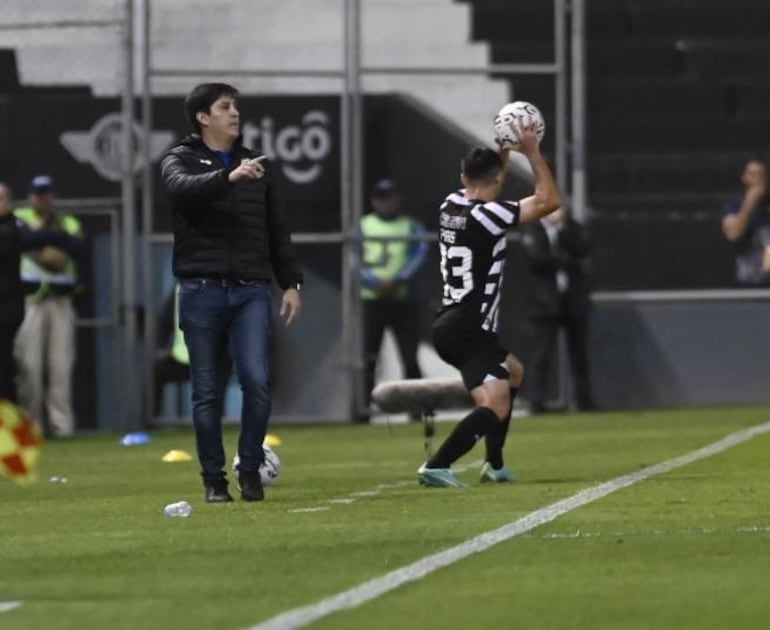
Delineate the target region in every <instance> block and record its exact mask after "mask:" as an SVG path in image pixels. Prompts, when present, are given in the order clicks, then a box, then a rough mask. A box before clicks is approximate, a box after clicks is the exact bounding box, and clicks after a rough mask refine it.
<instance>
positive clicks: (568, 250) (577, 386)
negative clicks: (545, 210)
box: [523, 208, 594, 413]
mask: <svg viewBox="0 0 770 630" xmlns="http://www.w3.org/2000/svg"><path fill="white" fill-rule="evenodd" d="M523 242H524V249H525V251H526V253H527V257H528V259H529V270H530V278H531V280H530V288H529V294H528V297H529V309H530V311H529V316H530V320H531V321H532V325H533V328H534V339H533V350H532V359H531V369H530V370H529V374H530V378H531V379H532V394H531V397H530V402H531V411H532V412H533V413H542V412H543V411H544V410H545V399H546V395H547V390H548V375H549V374H550V366H551V358H552V356H553V352H554V348H555V345H556V339H557V336H558V332H559V328H560V327H563V328H564V330H565V332H566V335H567V351H568V353H569V361H570V368H571V372H572V381H573V385H574V394H575V403H576V405H577V408H578V409H579V410H580V411H589V410H591V409H593V408H594V401H593V396H592V394H591V384H590V379H589V373H588V350H587V346H588V330H589V316H590V311H591V299H590V291H589V286H588V277H587V275H586V271H585V265H586V258H587V256H588V254H589V252H590V241H589V239H588V235H587V233H586V230H585V228H583V226H582V225H580V224H579V223H578V222H577V221H575V220H574V219H573V218H571V217H570V216H568V215H567V214H566V212H565V211H564V210H563V209H561V208H560V209H559V210H557V211H556V212H553V213H551V214H549V215H548V216H547V217H545V218H543V219H540V221H538V222H536V223H533V224H532V226H530V228H529V229H528V230H527V233H526V234H525V235H524V239H523Z"/></svg>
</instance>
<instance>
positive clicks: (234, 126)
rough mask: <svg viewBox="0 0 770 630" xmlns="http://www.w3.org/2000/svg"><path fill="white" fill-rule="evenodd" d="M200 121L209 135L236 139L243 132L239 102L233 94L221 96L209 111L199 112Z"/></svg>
mask: <svg viewBox="0 0 770 630" xmlns="http://www.w3.org/2000/svg"><path fill="white" fill-rule="evenodd" d="M197 118H198V122H199V123H200V125H201V127H202V128H203V129H205V130H206V133H208V134H209V135H211V136H213V137H216V138H222V139H228V140H235V139H236V138H237V137H238V136H239V135H240V133H241V117H240V112H239V111H238V103H237V102H236V100H235V98H233V97H232V96H220V97H219V98H218V99H217V100H216V101H214V103H213V104H212V105H211V107H210V108H209V111H208V112H198V114H197Z"/></svg>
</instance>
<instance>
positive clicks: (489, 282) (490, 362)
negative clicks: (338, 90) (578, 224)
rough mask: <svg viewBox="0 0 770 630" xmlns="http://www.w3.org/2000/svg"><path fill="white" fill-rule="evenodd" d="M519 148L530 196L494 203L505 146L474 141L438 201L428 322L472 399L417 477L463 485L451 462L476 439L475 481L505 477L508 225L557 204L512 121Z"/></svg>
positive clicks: (515, 378) (513, 374)
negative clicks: (481, 443) (434, 304)
mask: <svg viewBox="0 0 770 630" xmlns="http://www.w3.org/2000/svg"><path fill="white" fill-rule="evenodd" d="M513 125H514V133H515V135H516V136H517V138H518V139H519V141H520V143H519V149H518V150H519V151H521V153H523V154H524V155H525V156H526V157H527V159H528V160H529V163H530V165H531V166H532V171H533V173H534V176H535V191H534V194H533V195H531V196H529V197H525V198H524V199H521V200H520V201H497V199H498V197H499V196H500V193H501V190H502V186H503V182H504V180H505V172H506V171H505V166H506V165H507V163H508V157H509V149H507V148H501V149H500V151H499V153H496V152H494V151H492V150H491V149H487V148H482V147H477V148H475V149H471V151H470V152H469V153H468V154H467V155H466V156H465V159H464V160H463V161H462V165H461V171H462V172H461V175H460V179H461V180H462V183H463V186H464V188H463V189H462V190H460V191H459V192H455V193H452V194H450V195H449V196H448V197H447V198H446V201H444V203H443V204H442V205H441V212H440V215H439V224H440V231H439V247H440V251H441V274H442V276H443V279H444V298H443V305H442V307H441V309H440V310H439V313H438V315H437V317H436V320H435V322H434V324H433V341H434V345H435V346H436V351H437V352H438V354H439V356H440V357H441V358H442V359H443V360H444V361H446V362H447V363H449V364H451V365H453V366H455V367H456V368H457V369H458V370H460V373H461V374H462V378H463V382H464V383H465V386H466V387H467V389H468V391H469V392H470V394H471V396H472V397H473V400H474V402H475V403H476V408H475V409H474V410H473V411H471V413H469V414H468V415H467V416H466V417H465V418H463V420H462V421H461V422H460V423H459V424H458V425H457V426H456V427H455V429H454V431H453V432H452V433H451V434H450V435H449V437H448V438H447V439H446V440H445V441H444V443H443V444H442V445H441V448H439V450H438V451H437V453H436V454H435V455H434V456H433V457H432V458H431V459H430V460H429V461H427V462H425V464H423V465H422V466H420V468H419V470H418V471H417V474H418V480H419V481H420V483H422V484H424V485H427V486H436V487H446V486H450V487H451V486H454V487H462V486H463V485H465V484H463V483H462V482H461V481H460V480H459V479H457V477H455V475H454V473H453V472H452V470H451V468H450V466H451V465H452V463H453V462H455V461H456V460H458V459H459V458H460V457H462V456H463V455H464V454H465V453H467V452H468V451H469V450H471V448H473V446H474V444H475V443H476V441H477V440H479V439H480V438H481V437H485V442H486V462H485V463H484V466H483V467H482V471H481V478H482V481H492V482H511V481H513V480H514V477H513V475H512V474H511V473H510V472H509V471H508V470H507V469H506V468H505V467H504V466H503V454H502V449H503V445H504V443H505V436H506V434H507V431H508V425H509V422H510V415H511V412H512V410H513V399H514V396H515V395H516V391H517V389H518V387H519V385H520V383H521V380H522V378H523V374H524V369H523V367H522V365H521V363H520V362H519V360H518V359H517V358H516V357H515V356H514V355H513V354H511V353H509V352H508V351H507V350H505V349H504V348H503V347H502V346H501V345H500V341H499V339H498V337H497V318H498V313H499V306H500V287H501V286H502V279H503V267H504V265H505V251H506V245H507V242H506V237H507V231H508V230H509V229H510V228H512V227H514V226H516V225H519V224H524V223H531V222H533V221H538V220H539V219H540V218H541V217H544V216H545V215H547V214H548V213H550V212H553V211H554V210H556V208H558V207H559V206H560V205H561V198H560V196H559V191H558V188H557V186H556V182H555V181H554V179H553V175H552V174H551V171H550V169H549V168H548V165H547V164H546V162H545V160H544V158H543V156H542V155H541V154H540V147H539V144H538V139H537V134H536V132H535V129H534V125H532V126H528V127H526V128H524V129H522V128H520V127H519V126H518V123H513Z"/></svg>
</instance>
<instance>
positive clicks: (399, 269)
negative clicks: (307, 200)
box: [357, 179, 428, 422]
mask: <svg viewBox="0 0 770 630" xmlns="http://www.w3.org/2000/svg"><path fill="white" fill-rule="evenodd" d="M371 204H372V209H373V212H370V213H369V214H367V215H365V216H364V217H363V218H362V219H361V226H360V229H361V236H362V238H363V242H362V255H361V299H362V300H363V315H364V354H365V364H366V365H365V369H366V380H365V387H366V397H367V398H366V403H367V407H368V404H369V401H370V396H371V391H372V389H373V388H374V375H375V371H376V367H377V357H378V355H379V353H380V346H381V344H382V336H383V334H384V333H385V329H386V328H389V329H390V330H391V331H392V332H393V334H394V335H395V338H396V343H397V344H398V351H399V355H400V357H401V365H402V368H403V371H404V374H405V375H406V378H420V377H421V376H422V372H421V371H420V366H419V364H418V363H417V347H418V344H419V341H420V336H419V335H420V333H419V327H418V326H416V325H415V320H416V319H417V313H418V312H419V308H418V306H417V301H416V299H415V295H414V278H415V274H416V273H417V271H418V270H419V268H420V266H421V265H422V264H423V262H424V261H425V255H426V253H427V250H428V243H427V242H426V241H424V240H378V239H393V238H398V237H419V236H423V235H425V229H424V228H423V226H422V224H421V223H420V222H419V221H418V220H417V219H414V218H413V217H410V216H408V215H407V214H404V213H402V212H401V204H400V199H399V197H398V194H397V191H396V188H395V186H394V185H393V182H391V181H390V180H388V179H383V180H380V181H378V182H377V183H376V184H375V185H374V187H373V188H372V192H371ZM357 419H358V420H359V421H360V422H368V420H369V416H368V414H364V415H362V416H359V417H358V418H357Z"/></svg>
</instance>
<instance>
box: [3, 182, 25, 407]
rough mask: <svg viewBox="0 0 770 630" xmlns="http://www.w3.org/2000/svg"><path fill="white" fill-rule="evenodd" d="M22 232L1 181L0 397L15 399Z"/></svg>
mask: <svg viewBox="0 0 770 630" xmlns="http://www.w3.org/2000/svg"><path fill="white" fill-rule="evenodd" d="M20 258H21V233H20V232H19V226H18V225H17V221H16V217H15V216H14V215H13V200H12V199H11V189H10V188H8V186H6V185H5V184H3V183H0V399H6V400H10V401H12V402H16V386H15V383H14V378H15V373H16V370H15V368H14V361H13V340H14V339H15V338H16V331H17V330H18V329H19V326H20V325H21V322H22V320H23V319H24V291H23V290H22V286H21V276H20V275H19V260H20Z"/></svg>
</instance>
